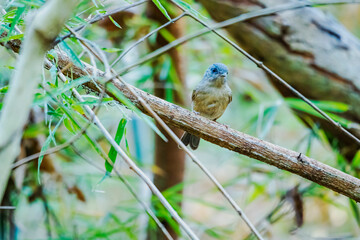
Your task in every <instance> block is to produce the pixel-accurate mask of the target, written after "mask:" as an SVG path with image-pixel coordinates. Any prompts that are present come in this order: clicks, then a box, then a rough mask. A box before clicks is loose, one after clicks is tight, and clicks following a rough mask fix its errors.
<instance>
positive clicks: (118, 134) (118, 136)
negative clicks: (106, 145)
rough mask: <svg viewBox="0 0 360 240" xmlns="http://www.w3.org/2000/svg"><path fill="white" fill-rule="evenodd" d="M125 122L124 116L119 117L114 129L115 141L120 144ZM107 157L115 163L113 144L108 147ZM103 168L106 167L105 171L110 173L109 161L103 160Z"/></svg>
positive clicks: (115, 155) (115, 154) (111, 168)
mask: <svg viewBox="0 0 360 240" xmlns="http://www.w3.org/2000/svg"><path fill="white" fill-rule="evenodd" d="M126 123H127V120H126V119H125V118H123V119H121V120H120V122H119V125H118V127H117V130H116V135H115V142H116V143H117V144H120V141H121V139H122V137H123V136H124V132H125V126H126ZM108 157H109V158H110V160H111V162H112V163H113V164H115V161H116V157H117V152H116V150H115V148H114V147H113V146H111V148H110V151H109V154H108ZM105 169H106V172H107V173H111V171H112V170H113V166H112V165H111V164H110V163H108V162H107V161H105Z"/></svg>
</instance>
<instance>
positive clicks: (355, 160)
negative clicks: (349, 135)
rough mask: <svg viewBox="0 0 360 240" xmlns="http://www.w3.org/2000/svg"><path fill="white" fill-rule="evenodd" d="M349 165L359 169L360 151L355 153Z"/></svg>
mask: <svg viewBox="0 0 360 240" xmlns="http://www.w3.org/2000/svg"><path fill="white" fill-rule="evenodd" d="M351 165H352V166H353V167H360V150H359V151H357V152H356V154H355V156H354V158H353V160H352V162H351Z"/></svg>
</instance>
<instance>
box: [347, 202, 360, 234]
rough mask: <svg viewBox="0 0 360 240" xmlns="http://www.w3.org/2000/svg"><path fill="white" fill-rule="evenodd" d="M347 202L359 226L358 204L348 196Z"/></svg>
mask: <svg viewBox="0 0 360 240" xmlns="http://www.w3.org/2000/svg"><path fill="white" fill-rule="evenodd" d="M349 202H350V209H351V211H352V213H353V215H354V217H355V220H356V223H357V224H358V226H359V227H360V213H359V206H358V205H357V203H356V202H355V201H354V200H352V199H350V198H349Z"/></svg>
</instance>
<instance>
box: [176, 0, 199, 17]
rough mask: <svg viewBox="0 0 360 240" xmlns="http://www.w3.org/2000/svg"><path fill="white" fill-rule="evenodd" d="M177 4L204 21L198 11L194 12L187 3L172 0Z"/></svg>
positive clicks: (180, 0)
mask: <svg viewBox="0 0 360 240" xmlns="http://www.w3.org/2000/svg"><path fill="white" fill-rule="evenodd" d="M174 1H175V2H176V3H177V4H179V5H180V6H182V7H184V8H185V9H186V10H188V11H189V12H190V13H192V14H194V15H195V16H197V17H203V18H205V19H206V17H205V16H203V15H202V14H201V13H199V12H198V11H196V10H195V9H194V8H192V7H191V5H190V4H188V3H187V2H184V1H182V0H174Z"/></svg>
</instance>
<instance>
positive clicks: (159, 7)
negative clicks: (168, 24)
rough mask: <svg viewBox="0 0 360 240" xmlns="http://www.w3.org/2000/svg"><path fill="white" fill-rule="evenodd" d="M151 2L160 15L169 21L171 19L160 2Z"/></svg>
mask: <svg viewBox="0 0 360 240" xmlns="http://www.w3.org/2000/svg"><path fill="white" fill-rule="evenodd" d="M152 1H153V3H154V4H155V5H156V7H157V8H158V9H159V10H160V12H162V14H164V16H165V17H166V18H167V19H168V20H169V21H170V20H171V18H170V16H169V14H168V13H167V11H166V9H165V8H164V6H163V5H162V4H161V3H160V1H159V0H152Z"/></svg>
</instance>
